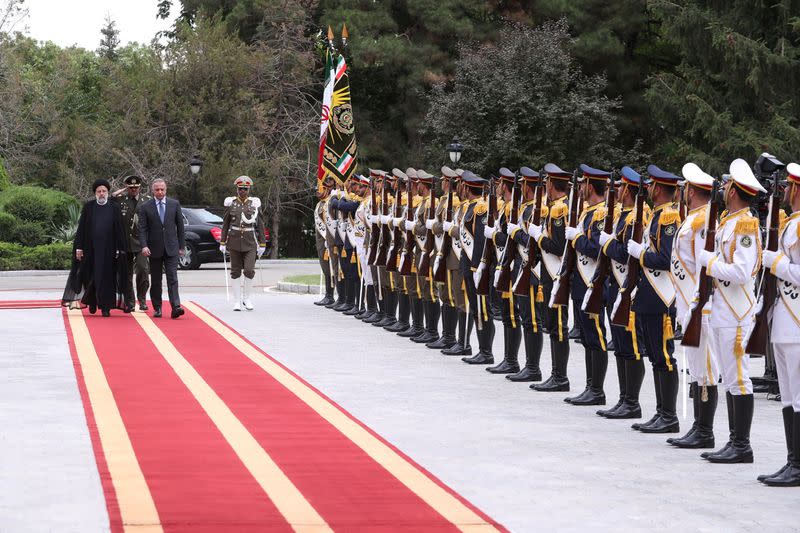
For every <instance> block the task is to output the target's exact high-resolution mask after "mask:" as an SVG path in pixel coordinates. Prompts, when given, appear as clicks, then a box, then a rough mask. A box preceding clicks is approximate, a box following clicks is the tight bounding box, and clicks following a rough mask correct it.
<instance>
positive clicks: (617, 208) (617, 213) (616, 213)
mask: <svg viewBox="0 0 800 533" xmlns="http://www.w3.org/2000/svg"><path fill="white" fill-rule="evenodd" d="M621 214H622V204H615V205H614V218H619V216H620V215H621Z"/></svg>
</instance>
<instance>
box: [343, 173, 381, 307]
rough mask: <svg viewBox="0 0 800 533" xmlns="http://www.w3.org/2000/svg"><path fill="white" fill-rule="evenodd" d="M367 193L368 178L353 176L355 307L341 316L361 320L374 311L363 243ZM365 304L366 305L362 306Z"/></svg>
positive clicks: (351, 235)
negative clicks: (355, 203)
mask: <svg viewBox="0 0 800 533" xmlns="http://www.w3.org/2000/svg"><path fill="white" fill-rule="evenodd" d="M368 192H369V178H368V177H367V176H364V175H362V174H354V175H353V184H352V193H351V194H352V197H351V198H352V199H353V200H355V201H357V202H358V206H357V207H356V210H355V213H353V216H352V224H351V225H350V227H349V232H348V235H349V238H350V239H351V240H352V242H353V246H354V250H353V257H354V258H355V270H356V272H355V274H356V276H355V277H356V286H355V291H354V293H355V305H353V307H352V308H351V309H349V310H348V311H344V312H343V313H342V314H344V315H348V316H354V317H356V318H361V317H363V316H364V315H365V314H367V313H368V312H369V311H370V310H373V309H375V307H376V305H377V304H376V303H375V293H374V292H372V291H371V290H370V289H371V287H372V276H371V273H370V271H369V267H368V265H367V255H366V250H365V248H364V247H365V242H366V244H367V245H368V244H369V241H366V240H365V239H366V237H367V219H366V216H367V213H368V212H369V208H370V203H369V202H370V198H369V196H368ZM364 303H366V305H363V304H364Z"/></svg>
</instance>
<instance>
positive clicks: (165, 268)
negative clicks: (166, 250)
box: [150, 255, 181, 307]
mask: <svg viewBox="0 0 800 533" xmlns="http://www.w3.org/2000/svg"><path fill="white" fill-rule="evenodd" d="M164 272H166V274H167V293H168V294H169V304H170V305H171V306H172V307H179V306H180V305H181V298H180V296H178V256H177V255H165V256H162V257H153V256H150V299H151V300H152V301H153V307H161V276H162V273H164Z"/></svg>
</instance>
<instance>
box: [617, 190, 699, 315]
mask: <svg viewBox="0 0 800 533" xmlns="http://www.w3.org/2000/svg"><path fill="white" fill-rule="evenodd" d="M646 195H647V191H646V190H645V188H644V176H642V177H641V178H640V179H639V187H638V188H637V189H636V207H635V209H636V217H635V218H634V221H633V233H632V235H631V239H632V240H634V241H636V242H642V234H643V233H644V227H643V226H642V219H643V218H644V198H645V196H646ZM712 245H713V243H712ZM626 271H627V273H628V274H627V275H626V276H625V284H624V286H622V287H620V288H619V293H618V294H617V301H616V302H614V308H613V309H612V311H611V323H612V324H614V325H615V326H620V327H628V325H629V324H630V321H631V303H632V300H631V293H633V289H635V288H636V284H637V283H638V282H639V272H640V271H641V265H640V264H639V258H638V257H633V256H628V264H627V267H626Z"/></svg>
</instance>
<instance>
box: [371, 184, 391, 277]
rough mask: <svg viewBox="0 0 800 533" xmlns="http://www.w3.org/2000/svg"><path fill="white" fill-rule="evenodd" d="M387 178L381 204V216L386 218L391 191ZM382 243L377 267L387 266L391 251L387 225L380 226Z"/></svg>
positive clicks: (376, 258)
mask: <svg viewBox="0 0 800 533" xmlns="http://www.w3.org/2000/svg"><path fill="white" fill-rule="evenodd" d="M386 181H387V180H386V177H385V176H384V178H383V186H382V198H383V200H382V202H381V215H382V216H386V215H388V214H389V189H388V188H387V186H386ZM379 238H380V241H379V242H378V255H377V257H375V262H374V263H373V264H374V265H375V266H386V256H387V253H388V251H389V239H390V234H389V227H388V226H387V225H386V224H383V223H381V224H380V237H379Z"/></svg>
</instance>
